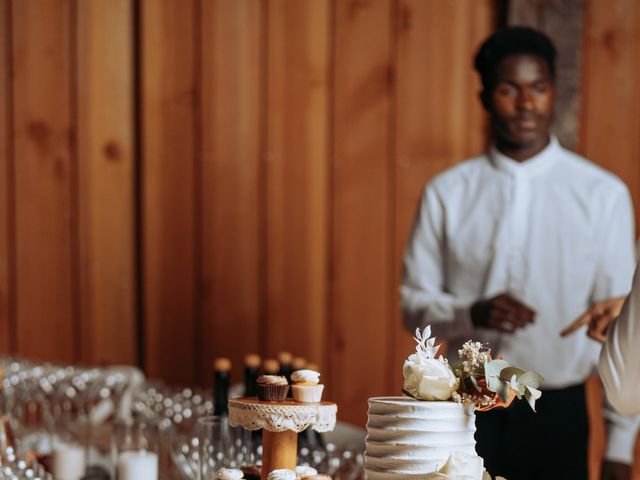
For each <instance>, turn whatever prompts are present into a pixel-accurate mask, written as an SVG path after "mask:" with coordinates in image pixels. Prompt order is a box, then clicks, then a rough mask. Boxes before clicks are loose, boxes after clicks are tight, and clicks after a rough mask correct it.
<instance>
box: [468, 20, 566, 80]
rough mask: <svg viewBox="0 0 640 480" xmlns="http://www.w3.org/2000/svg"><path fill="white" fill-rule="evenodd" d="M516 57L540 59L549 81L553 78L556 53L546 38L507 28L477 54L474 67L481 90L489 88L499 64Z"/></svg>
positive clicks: (536, 33) (530, 31)
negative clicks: (525, 56)
mask: <svg viewBox="0 0 640 480" xmlns="http://www.w3.org/2000/svg"><path fill="white" fill-rule="evenodd" d="M519 54H530V55H535V56H536V57H540V58H541V59H542V60H544V61H545V62H546V63H547V65H548V67H549V73H550V74H551V78H555V75H556V56H557V52H556V48H555V47H554V46H553V42H552V41H551V40H550V39H549V37H547V36H546V35H545V34H544V33H542V32H539V31H538V30H534V29H533V28H528V27H509V28H505V29H504V30H500V31H499V32H496V33H494V34H493V35H491V36H490V37H489V38H488V39H487V40H485V42H484V43H483V44H482V45H481V46H480V49H479V50H478V53H477V54H476V58H475V62H474V65H475V68H476V70H477V71H478V73H479V74H480V78H481V80H482V86H483V87H484V88H485V89H490V88H492V87H493V86H494V83H495V76H496V71H497V68H498V64H499V63H500V62H501V61H502V60H504V59H505V58H506V57H508V56H510V55H519Z"/></svg>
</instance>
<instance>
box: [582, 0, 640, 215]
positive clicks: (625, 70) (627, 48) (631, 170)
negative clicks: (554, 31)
mask: <svg viewBox="0 0 640 480" xmlns="http://www.w3.org/2000/svg"><path fill="white" fill-rule="evenodd" d="M583 41H584V63H583V94H582V100H583V102H582V111H581V115H580V126H581V128H580V140H579V144H580V152H581V153H582V154H583V155H585V156H586V157H587V158H589V159H590V160H593V161H595V162H596V163H599V164H600V165H602V166H603V167H604V168H606V169H608V170H611V171H612V172H614V173H615V174H616V175H618V176H619V177H620V178H622V180H624V181H625V183H626V184H627V185H628V186H629V189H630V190H631V194H632V197H633V203H634V205H635V207H636V225H638V224H639V222H638V218H639V217H638V214H639V213H640V203H639V201H640V162H638V158H640V136H638V131H640V91H638V88H637V85H638V82H639V81H640V50H639V48H640V47H639V45H640V4H638V2H635V1H633V0H617V1H615V2H595V1H591V2H587V11H586V15H585V26H584V40H583Z"/></svg>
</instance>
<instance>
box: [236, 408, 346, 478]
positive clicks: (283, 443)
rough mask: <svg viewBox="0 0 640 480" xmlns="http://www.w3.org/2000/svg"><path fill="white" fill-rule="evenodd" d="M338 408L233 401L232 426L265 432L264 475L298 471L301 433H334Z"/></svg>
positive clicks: (263, 476) (263, 446)
mask: <svg viewBox="0 0 640 480" xmlns="http://www.w3.org/2000/svg"><path fill="white" fill-rule="evenodd" d="M337 411H338V407H337V405H336V404H335V403H333V402H320V403H299V402H294V401H290V400H287V401H284V402H264V401H261V400H258V399H257V398H255V397H251V398H236V399H232V400H229V424H230V425H231V426H232V427H242V428H245V429H247V430H260V429H262V431H263V432H262V473H261V480H266V479H267V476H268V475H269V472H271V471H273V470H277V469H281V468H287V469H290V470H295V468H296V460H297V453H298V433H299V432H302V431H303V430H306V429H307V428H311V429H313V430H315V431H317V432H330V431H331V430H333V429H334V427H335V425H336V413H337Z"/></svg>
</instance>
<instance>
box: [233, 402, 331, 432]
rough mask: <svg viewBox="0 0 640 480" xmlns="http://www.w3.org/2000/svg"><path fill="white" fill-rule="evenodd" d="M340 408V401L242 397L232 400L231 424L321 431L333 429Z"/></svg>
mask: <svg viewBox="0 0 640 480" xmlns="http://www.w3.org/2000/svg"><path fill="white" fill-rule="evenodd" d="M337 411H338V407H337V405H336V404H335V403H331V402H322V403H317V404H304V403H296V402H292V401H288V402H281V403H266V402H260V401H258V400H255V399H251V398H240V399H233V400H229V424H230V425H231V426H232V427H242V428H246V429H247V430H260V429H265V430H269V431H270V432H284V431H286V430H292V431H294V432H302V431H303V430H305V429H307V428H312V429H313V430H316V431H317V432H330V431H331V430H333V429H334V427H335V426H336V412H337Z"/></svg>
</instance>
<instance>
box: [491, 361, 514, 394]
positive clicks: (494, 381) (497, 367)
mask: <svg viewBox="0 0 640 480" xmlns="http://www.w3.org/2000/svg"><path fill="white" fill-rule="evenodd" d="M511 366H512V365H511V364H510V363H509V362H507V361H506V360H491V361H490V362H487V363H485V364H484V375H485V378H486V380H487V388H488V389H489V390H491V391H492V392H495V393H498V390H500V389H501V388H503V387H502V383H503V381H504V380H503V379H501V378H500V372H501V371H502V370H504V369H505V368H508V367H511Z"/></svg>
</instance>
